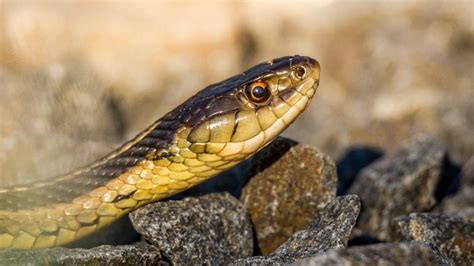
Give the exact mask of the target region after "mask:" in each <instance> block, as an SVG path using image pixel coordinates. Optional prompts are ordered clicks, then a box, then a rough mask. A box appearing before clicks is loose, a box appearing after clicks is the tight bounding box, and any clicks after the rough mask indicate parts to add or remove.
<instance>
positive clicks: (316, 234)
mask: <svg viewBox="0 0 474 266" xmlns="http://www.w3.org/2000/svg"><path fill="white" fill-rule="evenodd" d="M359 211H360V199H359V197H357V196H356V195H348V196H340V197H337V198H336V199H334V200H333V201H331V202H330V203H329V204H328V205H327V206H326V208H325V209H323V210H321V211H320V212H319V213H318V214H317V215H316V217H315V218H314V220H313V221H312V222H311V223H310V225H309V226H308V228H306V229H304V230H301V231H299V232H297V233H295V234H294V235H293V236H291V237H290V238H289V239H288V240H287V241H286V242H285V243H283V244H282V245H281V246H280V247H278V249H277V250H275V252H273V253H272V254H271V255H269V256H257V257H251V258H247V259H241V260H238V261H235V262H234V263H235V264H237V265H253V264H278V263H283V264H288V263H292V262H295V261H297V260H301V259H303V258H307V257H312V256H315V255H317V254H320V253H322V252H325V251H327V250H329V249H334V248H343V247H346V246H347V241H348V240H349V237H350V235H351V231H352V228H353V227H354V225H355V223H356V220H357V216H358V215H359Z"/></svg>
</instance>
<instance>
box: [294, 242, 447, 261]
mask: <svg viewBox="0 0 474 266" xmlns="http://www.w3.org/2000/svg"><path fill="white" fill-rule="evenodd" d="M295 265H302V266H303V265H387V266H389V265H390V266H391V265H393V266H398V265H427V266H428V265H454V264H453V263H452V261H450V260H449V259H446V258H445V257H443V256H442V255H441V254H440V253H439V252H438V251H437V250H435V249H433V248H432V247H430V246H428V245H426V244H423V243H418V242H406V243H384V244H375V245H368V246H354V247H349V248H343V249H333V250H330V251H328V252H327V253H325V254H322V255H318V256H315V257H312V258H308V259H305V260H302V261H299V262H297V263H295Z"/></svg>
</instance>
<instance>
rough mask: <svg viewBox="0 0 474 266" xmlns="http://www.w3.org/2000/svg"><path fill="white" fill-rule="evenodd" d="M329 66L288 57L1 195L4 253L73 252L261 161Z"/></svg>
mask: <svg viewBox="0 0 474 266" xmlns="http://www.w3.org/2000/svg"><path fill="white" fill-rule="evenodd" d="M319 73H320V67H319V63H318V62H317V61H316V60H314V59H312V58H310V57H306V56H288V57H282V58H278V59H274V60H271V61H267V62H264V63H261V64H258V65H256V66H254V67H252V68H250V69H248V70H247V71H245V72H243V73H242V74H239V75H236V76H234V77H231V78H229V79H226V80H224V81H222V82H219V83H216V84H212V85H210V86H208V87H206V88H204V89H203V90H202V91H200V92H198V93H197V94H196V95H194V96H192V97H191V98H189V99H188V100H187V101H185V102H184V103H183V104H181V105H180V106H178V107H177V108H175V109H174V110H172V111H171V112H169V113H167V114H166V115H165V116H163V117H162V118H161V119H159V120H157V121H156V122H155V123H153V124H152V125H151V126H150V127H148V128H147V129H146V130H144V131H143V132H142V133H140V134H139V135H137V136H136V137H135V138H133V139H132V140H130V141H129V142H127V143H125V144H124V145H122V146H121V147H120V148H118V149H117V150H115V151H113V152H111V153H110V154H108V155H107V156H105V157H104V158H102V159H99V160H97V161H95V162H93V163H91V164H90V165H87V166H85V167H83V168H81V169H78V170H76V171H73V172H71V173H69V174H66V175H63V176H58V177H54V178H51V179H48V180H47V181H41V182H36V183H32V184H29V185H27V186H12V187H4V188H0V248H16V249H31V248H44V247H53V246H61V245H65V244H69V243H71V242H74V241H76V240H79V239H81V238H83V237H85V236H87V235H90V234H93V233H94V232H96V231H97V230H98V229H100V228H103V227H105V226H107V225H109V224H110V223H112V222H113V221H115V220H117V219H118V218H119V217H121V216H123V215H125V214H127V213H129V212H131V211H133V210H135V209H137V208H139V207H141V206H143V205H145V204H148V203H151V202H154V201H157V200H161V199H165V198H167V197H169V196H171V195H174V194H176V193H179V192H181V191H183V190H186V189H188V188H190V187H192V186H195V185H197V184H199V183H201V182H203V181H205V180H207V179H209V178H211V177H213V176H215V175H217V174H219V173H221V172H223V171H225V170H227V169H229V168H231V167H233V166H234V165H236V164H237V163H239V162H241V161H243V160H245V159H246V158H248V157H250V156H252V155H253V154H255V153H256V152H257V151H259V150H260V149H262V148H263V147H264V146H265V145H267V144H268V143H270V142H271V141H272V140H273V139H274V138H276V137H277V136H278V135H279V134H280V133H281V132H282V131H283V130H284V129H285V128H287V127H288V126H289V125H290V124H291V123H292V122H293V121H294V120H295V119H296V118H297V117H298V115H300V114H301V113H302V112H303V111H304V109H305V108H306V107H307V106H308V104H309V103H310V102H311V99H312V97H313V95H314V94H315V91H316V89H317V87H318V85H319Z"/></svg>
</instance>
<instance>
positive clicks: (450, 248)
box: [396, 213, 474, 265]
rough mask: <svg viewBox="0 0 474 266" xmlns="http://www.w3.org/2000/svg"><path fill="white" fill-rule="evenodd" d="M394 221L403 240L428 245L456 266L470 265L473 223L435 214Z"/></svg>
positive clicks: (473, 260) (473, 253) (473, 251)
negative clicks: (432, 246)
mask: <svg viewBox="0 0 474 266" xmlns="http://www.w3.org/2000/svg"><path fill="white" fill-rule="evenodd" d="M396 222H397V225H398V227H399V228H398V230H399V233H400V235H401V236H402V237H403V238H404V239H405V240H416V241H421V242H425V243H429V244H432V245H434V246H435V247H436V248H437V249H438V250H439V251H440V252H441V253H443V254H444V255H445V256H446V257H448V258H450V259H452V260H453V261H454V262H455V263H456V265H472V264H473V263H474V222H470V221H468V220H465V219H463V218H461V217H456V216H447V215H443V214H435V213H412V214H410V215H408V216H405V217H401V218H398V219H397V221H396Z"/></svg>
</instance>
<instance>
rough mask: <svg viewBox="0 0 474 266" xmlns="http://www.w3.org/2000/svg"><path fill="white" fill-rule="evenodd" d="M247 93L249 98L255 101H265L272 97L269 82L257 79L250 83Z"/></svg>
mask: <svg viewBox="0 0 474 266" xmlns="http://www.w3.org/2000/svg"><path fill="white" fill-rule="evenodd" d="M245 93H246V94H247V98H248V99H249V100H251V101H252V102H254V103H264V102H266V101H267V100H268V98H270V95H271V93H270V90H269V89H268V88H267V84H266V83H264V82H262V81H256V82H254V83H252V84H250V85H249V86H248V87H247V88H246V89H245Z"/></svg>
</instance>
